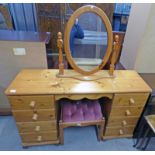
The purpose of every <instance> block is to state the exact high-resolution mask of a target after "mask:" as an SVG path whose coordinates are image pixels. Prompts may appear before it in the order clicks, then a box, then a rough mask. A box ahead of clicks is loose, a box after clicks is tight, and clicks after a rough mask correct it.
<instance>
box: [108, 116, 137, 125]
mask: <svg viewBox="0 0 155 155" xmlns="http://www.w3.org/2000/svg"><path fill="white" fill-rule="evenodd" d="M138 120H139V117H115V118H111V119H109V120H108V127H127V126H136V124H137V122H138Z"/></svg>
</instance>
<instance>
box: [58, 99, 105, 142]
mask: <svg viewBox="0 0 155 155" xmlns="http://www.w3.org/2000/svg"><path fill="white" fill-rule="evenodd" d="M59 104H60V105H61V114H60V115H61V117H60V121H59V135H60V144H63V143H64V128H67V127H71V126H80V127H81V126H89V125H94V126H96V128H97V138H98V140H99V141H100V140H102V139H103V138H102V137H103V129H104V124H105V120H104V117H103V116H102V111H101V107H100V103H99V101H98V100H88V99H83V100H79V101H71V100H68V99H67V100H64V99H63V100H61V101H60V102H59Z"/></svg>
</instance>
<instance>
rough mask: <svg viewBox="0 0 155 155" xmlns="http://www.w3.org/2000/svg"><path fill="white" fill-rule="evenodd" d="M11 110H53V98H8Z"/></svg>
mask: <svg viewBox="0 0 155 155" xmlns="http://www.w3.org/2000/svg"><path fill="white" fill-rule="evenodd" d="M8 98H9V101H10V104H11V107H12V109H13V110H31V109H53V108H55V104H54V96H53V95H43V96H9V97H8Z"/></svg>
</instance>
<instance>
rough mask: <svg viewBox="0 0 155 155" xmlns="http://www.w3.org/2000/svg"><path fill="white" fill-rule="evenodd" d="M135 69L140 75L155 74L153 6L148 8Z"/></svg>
mask: <svg viewBox="0 0 155 155" xmlns="http://www.w3.org/2000/svg"><path fill="white" fill-rule="evenodd" d="M135 69H136V70H137V71H138V72H140V73H155V4H152V5H151V8H150V14H149V18H148V21H147V25H146V28H145V32H144V35H143V38H142V41H141V43H140V46H139V48H138V54H137V59H136V63H135Z"/></svg>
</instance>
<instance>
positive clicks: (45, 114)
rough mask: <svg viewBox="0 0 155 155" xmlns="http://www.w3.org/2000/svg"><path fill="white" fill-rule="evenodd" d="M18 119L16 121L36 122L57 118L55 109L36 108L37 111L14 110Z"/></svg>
mask: <svg viewBox="0 0 155 155" xmlns="http://www.w3.org/2000/svg"><path fill="white" fill-rule="evenodd" d="M12 112H13V115H14V117H15V119H16V122H32V121H33V122H35V121H50V120H55V119H56V117H55V115H56V114H55V110H53V109H48V110H45V109H44V110H36V111H35V113H34V112H33V111H32V110H17V111H12Z"/></svg>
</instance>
